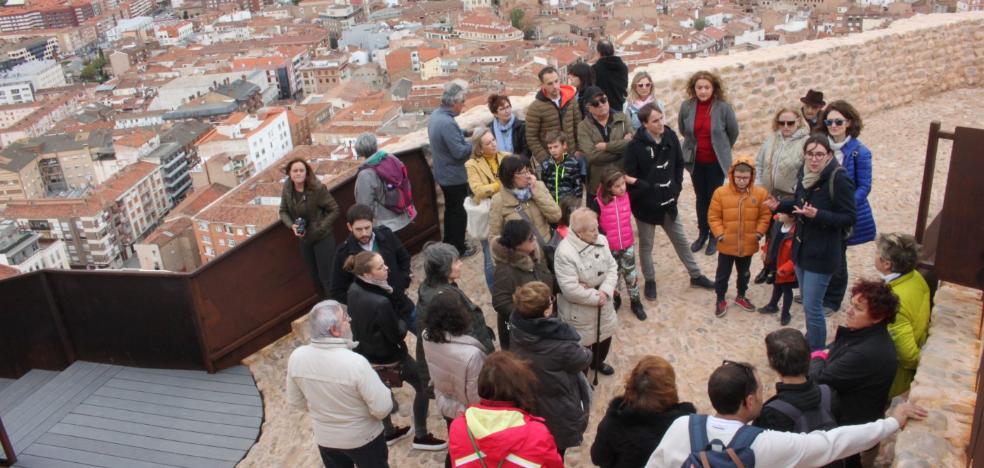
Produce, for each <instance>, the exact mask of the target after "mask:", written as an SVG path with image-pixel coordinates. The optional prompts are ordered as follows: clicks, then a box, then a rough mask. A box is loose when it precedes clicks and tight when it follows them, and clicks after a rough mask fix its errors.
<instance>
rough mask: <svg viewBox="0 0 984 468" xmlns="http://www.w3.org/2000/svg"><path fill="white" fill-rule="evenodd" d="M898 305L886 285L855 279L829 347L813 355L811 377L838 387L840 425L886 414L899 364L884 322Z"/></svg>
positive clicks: (851, 463) (850, 462)
mask: <svg viewBox="0 0 984 468" xmlns="http://www.w3.org/2000/svg"><path fill="white" fill-rule="evenodd" d="M835 257H836V256H835ZM898 308H899V299H898V296H896V295H895V293H893V292H892V288H891V287H890V286H889V285H888V284H886V283H885V282H883V281H866V280H861V281H858V282H857V283H855V284H854V286H853V287H852V288H851V303H850V306H849V307H848V309H847V316H846V317H845V320H844V325H843V326H841V327H838V328H837V335H836V338H834V341H833V342H832V343H831V344H830V348H829V349H828V350H824V351H815V352H814V353H813V355H812V358H813V359H812V360H811V361H810V380H811V381H813V382H816V383H818V384H827V385H829V386H830V388H832V389H834V391H836V392H837V396H838V399H839V403H840V408H839V410H840V411H839V412H840V414H839V415H838V417H837V422H838V423H839V424H840V425H842V426H847V425H853V424H864V423H869V422H872V421H875V420H878V419H880V418H881V417H882V416H884V414H885V408H886V407H887V406H888V390H889V388H891V386H892V381H893V380H894V378H895V369H896V366H897V364H898V362H897V357H896V355H895V342H894V341H892V336H891V335H890V334H889V333H888V324H890V323H892V322H894V321H895V314H896V313H897V312H898ZM847 466H848V467H855V466H857V467H860V466H861V463H860V457H858V456H857V455H855V456H854V457H850V458H848V459H847Z"/></svg>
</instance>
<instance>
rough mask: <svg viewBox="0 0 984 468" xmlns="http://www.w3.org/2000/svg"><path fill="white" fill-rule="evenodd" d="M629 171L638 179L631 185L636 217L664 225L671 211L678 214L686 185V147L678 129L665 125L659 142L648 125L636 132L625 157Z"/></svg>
mask: <svg viewBox="0 0 984 468" xmlns="http://www.w3.org/2000/svg"><path fill="white" fill-rule="evenodd" d="M622 161H623V164H624V166H625V173H626V174H628V175H629V176H631V177H635V178H636V179H638V180H637V181H636V183H635V184H632V185H629V200H630V201H631V202H632V214H633V215H634V216H635V217H636V219H638V220H640V221H642V222H644V223H647V224H653V225H661V224H663V219H664V218H665V217H666V215H667V214H669V215H670V216H671V217H672V218H673V219H676V215H677V197H679V196H680V190H681V189H682V188H683V150H681V149H680V140H679V139H678V138H677V135H676V132H674V131H673V130H672V129H670V127H667V126H664V127H663V134H662V135H661V136H660V139H659V143H657V142H656V140H654V139H653V137H652V136H651V135H649V132H648V131H646V129H645V128H640V129H639V130H637V131H636V133H635V136H634V137H633V138H632V141H630V142H629V146H628V147H627V148H626V149H625V157H624V158H623V160H622Z"/></svg>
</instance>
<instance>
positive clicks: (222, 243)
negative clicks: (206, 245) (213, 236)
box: [219, 239, 225, 247]
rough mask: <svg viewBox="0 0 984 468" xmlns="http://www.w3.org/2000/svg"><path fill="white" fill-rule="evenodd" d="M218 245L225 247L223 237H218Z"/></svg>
mask: <svg viewBox="0 0 984 468" xmlns="http://www.w3.org/2000/svg"><path fill="white" fill-rule="evenodd" d="M219 247H225V239H219Z"/></svg>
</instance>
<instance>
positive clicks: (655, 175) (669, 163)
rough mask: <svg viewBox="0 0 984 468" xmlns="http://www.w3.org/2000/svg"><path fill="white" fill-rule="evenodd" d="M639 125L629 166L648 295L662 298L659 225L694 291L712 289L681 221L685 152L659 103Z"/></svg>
mask: <svg viewBox="0 0 984 468" xmlns="http://www.w3.org/2000/svg"><path fill="white" fill-rule="evenodd" d="M638 114H639V122H640V123H641V124H642V125H641V126H640V127H639V130H637V131H636V133H635V136H634V137H633V138H632V141H631V142H629V146H628V147H627V148H626V149H625V156H624V158H623V164H624V166H625V174H626V175H627V176H628V177H626V181H627V182H628V183H629V201H630V202H631V205H632V216H633V217H635V219H636V226H637V227H638V228H639V229H638V230H639V259H640V263H641V265H642V276H643V278H645V280H646V283H645V287H644V288H643V289H644V292H645V294H646V297H647V298H648V299H650V300H655V299H656V268H655V267H654V266H653V244H654V237H655V235H656V226H659V227H661V228H663V232H665V233H666V236H667V237H669V238H670V242H671V243H672V244H673V249H674V250H675V251H676V254H677V257H679V258H680V261H681V262H682V263H683V265H684V266H685V267H686V268H687V273H688V274H689V275H690V283H691V285H692V286H697V287H702V288H707V289H712V288H713V287H714V283H712V282H711V280H710V279H708V278H706V277H705V276H704V275H703V274H702V273H701V271H700V266H699V265H698V264H697V260H695V259H694V255H693V252H691V251H690V246H689V243H688V241H687V236H686V235H685V234H684V232H683V224H681V223H680V219H679V218H678V217H677V200H678V197H679V196H680V190H681V188H682V187H683V165H684V163H683V150H682V149H681V148H680V140H679V138H677V135H676V133H675V132H673V130H672V129H670V128H669V127H667V126H666V125H664V123H663V111H661V110H659V106H657V105H656V104H655V103H649V104H646V105H645V106H642V108H641V109H639V113H638Z"/></svg>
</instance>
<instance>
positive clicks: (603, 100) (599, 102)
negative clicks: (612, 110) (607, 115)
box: [588, 97, 608, 107]
mask: <svg viewBox="0 0 984 468" xmlns="http://www.w3.org/2000/svg"><path fill="white" fill-rule="evenodd" d="M602 104H608V98H607V97H603V98H598V99H595V100H594V101H591V103H590V104H588V105H590V106H591V107H598V106H600V105H602Z"/></svg>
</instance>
